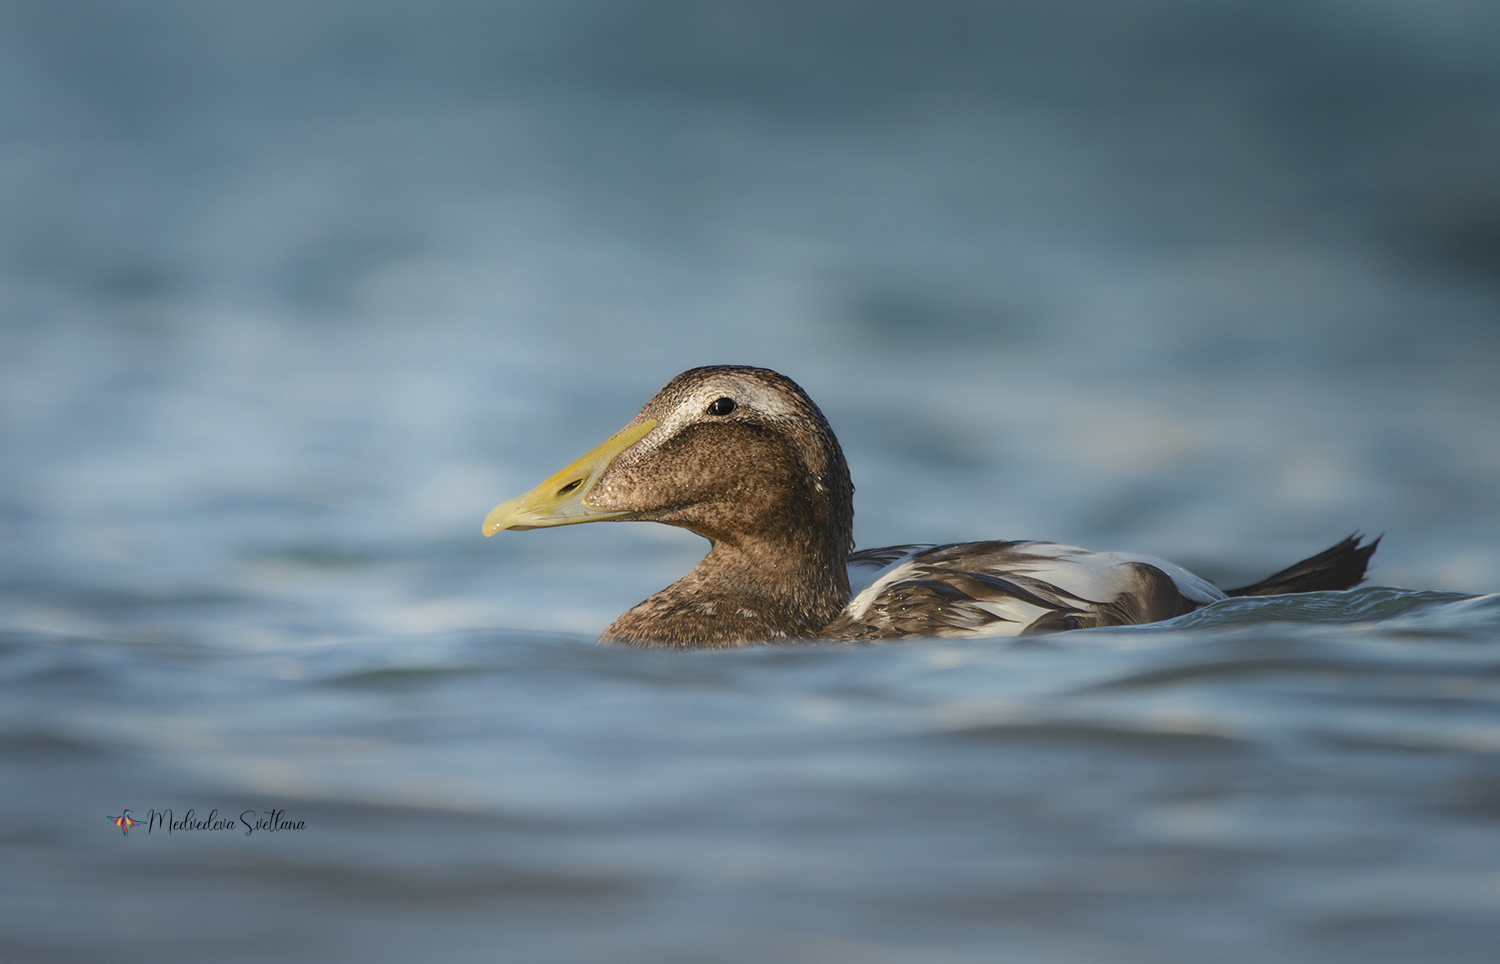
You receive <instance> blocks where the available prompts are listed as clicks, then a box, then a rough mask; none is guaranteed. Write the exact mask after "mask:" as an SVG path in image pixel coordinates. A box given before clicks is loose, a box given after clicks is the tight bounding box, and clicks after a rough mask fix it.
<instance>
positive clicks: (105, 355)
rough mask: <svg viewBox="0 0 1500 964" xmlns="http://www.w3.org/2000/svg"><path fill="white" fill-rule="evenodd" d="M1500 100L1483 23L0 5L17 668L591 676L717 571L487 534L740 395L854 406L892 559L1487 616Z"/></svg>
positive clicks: (905, 10) (1176, 13)
mask: <svg viewBox="0 0 1500 964" xmlns="http://www.w3.org/2000/svg"><path fill="white" fill-rule="evenodd" d="M1497 50H1500V6H1497V5H1496V4H1494V3H1493V2H1488V0H1421V2H1418V0H1378V2H1352V0H1138V2H1133V3H1117V2H1109V0H1051V2H1047V3H1040V2H993V0H973V2H967V0H939V2H929V3H921V4H918V3H902V2H886V0H862V2H845V0H797V2H780V0H762V2H757V3H725V2H717V0H695V2H691V3H689V2H671V0H625V2H612V3H602V2H597V0H547V2H540V0H515V2H492V0H485V2H480V0H426V2H424V3H421V4H416V3H400V2H389V0H358V2H355V0H348V2H345V0H298V2H281V0H265V2H261V3H255V4H230V3H205V2H187V0H182V2H174V0H133V2H131V3H128V4H120V3H111V2H102V0H101V2H88V0H58V2H46V3H42V2H27V0H22V2H7V3H5V4H3V5H0V610H3V615H0V628H4V629H6V630H11V631H15V632H24V633H40V634H53V635H52V636H48V638H54V637H55V638H62V637H63V636H67V637H68V638H85V637H86V638H109V639H114V640H132V641H135V642H136V643H141V642H152V643H162V644H163V645H165V644H169V643H170V644H173V645H180V646H186V647H189V648H199V649H201V648H202V647H209V648H212V647H215V646H218V647H230V648H233V649H234V652H236V653H252V652H259V651H261V650H262V649H263V650H264V651H266V652H274V653H281V652H282V650H281V649H278V647H286V646H311V645H313V644H314V643H316V644H317V645H323V644H337V643H340V642H348V641H350V640H352V639H365V640H368V639H372V638H376V637H379V638H381V639H387V638H397V637H399V638H405V639H411V638H423V637H426V638H435V637H434V635H433V634H442V633H452V632H460V631H467V630H474V629H504V630H515V631H549V632H558V633H564V634H574V635H572V636H568V637H566V638H568V639H570V640H574V641H575V642H576V641H577V639H582V640H585V641H586V640H587V638H589V637H591V636H592V635H593V634H596V633H597V632H598V631H599V630H600V629H601V628H602V627H603V626H604V625H606V624H607V622H608V621H609V620H610V619H611V618H612V617H613V616H614V615H615V614H617V613H618V612H620V611H622V610H623V609H625V608H626V607H628V606H630V605H633V604H634V603H635V602H637V601H639V600H640V599H641V598H644V597H645V596H646V595H648V594H649V593H651V592H653V591H655V590H656V589H658V588H661V587H662V586H663V585H665V584H666V583H667V582H669V581H671V580H672V579H674V578H676V576H678V575H680V574H681V573H682V572H684V571H685V570H686V569H687V568H689V567H690V566H691V565H692V564H693V562H694V561H695V560H696V559H697V558H698V556H699V555H700V554H701V553H702V551H703V549H704V546H703V544H702V543H701V542H700V541H699V540H697V539H696V538H695V537H692V536H690V535H687V534H684V533H679V532H676V531H675V530H667V529H665V528H664V527H652V526H583V527H575V528H569V529H562V530H552V531H547V532H540V533H506V534H504V535H502V536H500V537H498V538H495V539H490V540H484V539H481V538H480V536H479V523H480V520H481V519H482V518H483V517H484V515H485V513H486V512H487V511H488V510H489V509H490V508H491V507H492V506H493V505H494V504H496V503H497V502H499V501H501V500H503V499H506V498H509V497H511V496H513V495H516V494H519V493H520V492H522V491H524V490H526V489H528V488H530V487H531V486H532V485H533V484H534V483H535V482H537V481H538V480H540V479H541V478H543V477H545V476H546V475H548V474H550V473H551V472H552V471H554V470H555V469H557V468H559V467H560V466H562V465H563V464H565V463H566V462H568V461H570V460H571V459H572V458H574V457H575V456H576V455H578V454H580V453H581V452H583V451H584V450H586V449H588V448H590V447H592V446H593V445H594V444H596V443H597V442H598V441H600V440H602V439H603V438H604V437H605V436H607V435H608V434H609V433H611V432H613V431H614V430H615V429H617V428H618V427H619V426H621V425H622V424H624V423H625V422H626V421H628V420H629V419H630V418H631V417H632V416H633V415H634V413H635V412H636V410H637V409H638V408H639V406H640V405H641V404H643V403H644V402H645V401H646V400H647V399H648V398H650V396H651V395H652V394H653V393H654V392H655V391H656V390H657V388H659V387H660V386H661V385H662V384H664V383H665V382H666V381H667V380H668V379H669V378H670V377H671V376H672V375H674V374H676V373H677V372H679V371H681V370H683V369H686V368H689V367H693V366H696V365H703V364H716V363H738V364H753V365H761V366H767V367H771V368H775V369H777V370H779V371H781V372H783V373H785V374H787V375H789V376H791V377H792V378H794V379H795V380H797V381H798V382H799V383H800V384H801V385H802V386H803V387H804V388H805V389H806V390H807V391H808V392H809V393H810V394H811V396H812V397H813V398H814V399H815V400H816V401H817V402H818V403H819V404H820V405H821V406H822V408H823V410H824V411H825V413H826V414H827V415H828V417H829V419H830V421H831V422H832V424H833V426H834V428H835V430H836V431H837V432H838V433H839V436H840V438H841V440H842V441H843V443H844V446H845V449H846V451H847V454H848V457H849V461H850V464H851V467H852V470H853V473H854V479H855V483H856V486H857V487H858V492H857V495H856V522H855V526H856V538H857V541H858V543H859V544H860V545H861V546H863V547H871V546H876V545H882V544H887V543H896V542H913V541H945V540H960V539H970V538H980V537H988V538H1042V539H1051V540H1056V541H1062V542H1071V543H1077V544H1081V545H1085V546H1090V547H1094V548H1101V549H1129V550H1134V551H1139V552H1148V553H1152V554H1156V555H1160V556H1163V557H1166V558H1169V559H1172V560H1173V561H1176V562H1179V563H1181V564H1183V565H1186V566H1188V567H1190V568H1193V569H1195V570H1196V571H1199V572H1201V573H1202V574H1204V575H1205V576H1207V577H1209V578H1211V579H1215V580H1222V581H1230V582H1232V581H1236V580H1242V581H1252V580H1254V579H1258V578H1260V577H1262V576H1264V575H1266V574H1268V573H1269V572H1270V571H1271V570H1274V569H1276V568H1280V567H1281V566H1284V565H1286V564H1289V563H1291V562H1293V561H1295V560H1297V559H1299V558H1302V557H1304V556H1307V555H1310V554H1311V553H1313V552H1315V551H1318V550H1320V549H1322V548H1324V547H1326V546H1328V545H1331V544H1332V543H1333V542H1335V541H1336V540H1338V539H1339V538H1341V537H1342V536H1344V535H1346V534H1348V533H1349V532H1352V531H1355V530H1362V531H1364V532H1366V533H1368V534H1370V535H1375V534H1379V533H1382V532H1384V533H1385V534H1386V539H1385V542H1384V543H1383V544H1382V546H1381V549H1380V552H1379V553H1378V554H1377V556H1376V557H1375V566H1374V570H1373V576H1372V581H1373V582H1374V583H1376V584H1381V585H1394V586H1401V587H1407V588H1412V589H1423V590H1427V589H1431V590H1452V591H1459V592H1484V591H1493V590H1496V589H1500V485H1497V479H1500V417H1497V416H1500V57H1497V56H1496V51H1497ZM658 530H660V531H658ZM59 634H60V635H59ZM289 641H290V642H289ZM559 645H561V644H559ZM257 647H259V648H260V649H257ZM195 651H196V649H195ZM298 652H299V653H300V652H301V651H300V650H299V651H298ZM570 652H571V650H570ZM283 655H285V654H284V653H283ZM278 658H280V657H278ZM287 658H289V659H290V658H291V657H287ZM297 658H299V659H300V656H298V657H297ZM608 658H613V657H608ZM235 665H236V666H237V667H238V664H235ZM257 665H258V664H257ZM268 665H270V664H268ZM299 665H300V664H298V663H297V662H296V660H295V659H293V661H292V662H291V663H290V664H281V663H278V664H275V666H280V667H282V669H285V670H286V672H285V673H282V675H284V676H287V677H288V678H291V677H296V676H297V675H298V674H299V673H302V672H303V671H304V669H305V667H303V668H301V669H299V668H298V666H299ZM288 666H289V667H290V668H287V667H288ZM242 668H243V667H239V668H233V669H232V672H234V673H238V672H240V671H241V669H242ZM273 670H274V672H271V675H272V676H275V675H276V674H277V673H281V672H282V670H281V669H275V667H273ZM225 672H231V670H226V671H225ZM268 672H269V671H268ZM132 685H133V684H132ZM61 693H62V695H61V696H59V697H58V699H59V700H60V701H61V703H59V704H58V705H65V704H70V702H71V701H76V700H82V699H84V696H81V695H80V693H79V692H78V691H73V690H63V691H61ZM18 712H19V711H18ZM190 719H191V717H190V716H189V717H184V718H183V719H182V720H180V721H179V723H180V724H181V725H183V726H186V725H188V721H190ZM75 723H76V721H75ZM96 723H98V727H97V728H96V729H97V731H98V732H100V733H102V732H103V731H104V730H105V729H107V728H108V727H107V726H106V724H105V723H103V722H100V721H96ZM91 725H92V724H91ZM77 726H83V724H77ZM288 739H290V737H288ZM245 772H249V771H245ZM255 772H256V773H260V774H261V775H260V776H256V777H254V778H253V779H251V778H249V777H246V778H244V779H246V780H249V783H248V784H244V785H254V786H257V787H259V788H260V789H261V790H262V791H264V792H265V793H268V794H271V795H272V796H273V797H274V798H275V799H277V800H284V799H286V796H287V794H288V793H290V792H292V791H291V790H289V789H288V787H290V786H291V785H292V784H291V783H286V782H281V783H278V782H276V780H274V779H272V778H271V777H269V776H265V774H264V773H262V771H255ZM266 772H269V771H266ZM262 778H264V781H269V782H262V783H256V782H255V781H256V780H261V779H262ZM111 779H113V778H111ZM226 779H227V778H226ZM236 779H239V777H236ZM231 782H232V781H231ZM234 785H236V786H238V785H241V784H234ZM304 789H305V787H304ZM307 792H311V791H307ZM70 799H71V798H70ZM141 799H145V797H144V796H143V797H142V798H141ZM402 799H403V800H406V801H407V802H410V800H411V799H412V796H411V795H410V794H407V796H405V797H403V798H402ZM96 803H97V806H96ZM146 805H151V804H146ZM156 805H158V806H159V805H160V804H156ZM111 806H113V807H116V809H118V805H117V804H116V803H108V804H106V803H105V801H104V800H103V799H102V798H101V799H98V800H97V801H96V800H95V799H94V798H93V797H90V798H89V803H88V807H87V808H86V809H88V810H89V812H90V813H91V812H92V809H98V807H105V808H106V809H107V808H108V807H111ZM111 812H113V811H111ZM103 813H104V810H102V809H101V810H100V811H99V815H100V816H101V817H102V815H103ZM132 843H134V841H132ZM38 899H39V900H41V899H40V898H38ZM42 905H45V906H54V905H52V904H47V903H46V901H45V900H42ZM39 906H40V905H39ZM37 940H38V941H41V940H42V938H37ZM37 946H41V945H37ZM158 950H159V948H158ZM101 953H102V952H101ZM856 956H858V955H856ZM1064 957H1066V955H1064ZM220 959H223V958H220ZM864 959H872V958H864ZM1040 959H1042V958H1041V957H1034V958H1033V960H1040Z"/></svg>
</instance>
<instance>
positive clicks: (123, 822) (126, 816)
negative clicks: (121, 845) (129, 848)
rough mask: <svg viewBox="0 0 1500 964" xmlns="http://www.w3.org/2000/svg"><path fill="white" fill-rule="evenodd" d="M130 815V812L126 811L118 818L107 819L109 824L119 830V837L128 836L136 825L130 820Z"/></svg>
mask: <svg viewBox="0 0 1500 964" xmlns="http://www.w3.org/2000/svg"><path fill="white" fill-rule="evenodd" d="M130 814H131V811H129V810H126V811H125V812H124V813H122V814H120V815H119V816H118V817H109V818H107V819H108V820H109V822H110V823H112V824H114V825H115V826H116V827H119V828H120V835H121V836H124V837H128V836H130V828H131V827H134V826H135V825H136V823H135V821H134V820H132V819H130Z"/></svg>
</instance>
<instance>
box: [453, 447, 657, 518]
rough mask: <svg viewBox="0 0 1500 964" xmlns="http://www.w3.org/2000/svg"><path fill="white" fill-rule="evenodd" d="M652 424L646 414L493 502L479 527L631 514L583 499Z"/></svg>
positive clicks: (616, 516) (617, 516)
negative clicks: (525, 488)
mask: <svg viewBox="0 0 1500 964" xmlns="http://www.w3.org/2000/svg"><path fill="white" fill-rule="evenodd" d="M653 428H656V419H654V418H648V419H646V420H645V421H642V422H638V423H635V424H632V425H627V426H625V427H624V428H622V429H620V430H619V431H618V432H616V433H615V434H614V435H611V436H610V437H609V439H608V440H607V441H606V442H604V444H603V445H600V446H599V447H598V448H595V449H593V450H592V451H590V452H587V453H586V454H584V455H582V456H580V457H579V458H578V459H577V460H576V461H574V462H572V463H571V464H569V465H568V467H567V468H565V469H563V470H562V471H561V472H558V473H557V474H556V475H553V476H552V477H551V478H549V479H547V481H545V482H543V483H542V484H541V485H539V486H537V487H536V488H534V489H532V490H531V491H530V492H528V493H526V494H525V495H523V496H520V497H519V498H515V499H511V500H510V501H509V502H502V503H500V504H499V505H497V506H495V507H494V508H493V509H491V510H490V514H489V515H487V516H485V517H484V527H483V529H482V531H483V532H484V534H485V535H487V536H492V535H494V534H495V533H497V532H499V531H500V530H501V529H540V528H542V527H544V526H570V525H575V524H576V523H579V522H601V521H603V520H605V519H618V518H620V517H621V516H627V515H630V512H629V511H625V510H615V509H600V508H596V507H594V506H591V505H589V504H588V503H587V502H585V501H584V497H585V496H586V495H588V492H589V490H590V489H591V488H593V486H594V483H595V482H597V481H598V480H599V476H601V475H603V474H604V470H605V469H607V468H609V463H611V462H613V461H614V460H615V456H617V455H619V454H620V453H621V452H623V451H625V450H626V449H628V448H630V447H631V446H632V445H634V444H635V443H636V442H639V441H640V440H641V439H643V438H645V437H646V434H647V433H649V432H650V431H651V430H652V429H653Z"/></svg>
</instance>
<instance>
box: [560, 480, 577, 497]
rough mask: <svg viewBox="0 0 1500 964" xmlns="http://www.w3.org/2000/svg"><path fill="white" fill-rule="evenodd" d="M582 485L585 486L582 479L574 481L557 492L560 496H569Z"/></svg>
mask: <svg viewBox="0 0 1500 964" xmlns="http://www.w3.org/2000/svg"><path fill="white" fill-rule="evenodd" d="M582 484H583V480H582V479H574V480H573V481H572V482H569V483H568V484H567V485H565V486H563V487H562V488H560V489H558V490H557V494H558V495H567V494H568V493H569V492H572V491H573V490H574V489H576V488H578V487H579V486H580V485H582Z"/></svg>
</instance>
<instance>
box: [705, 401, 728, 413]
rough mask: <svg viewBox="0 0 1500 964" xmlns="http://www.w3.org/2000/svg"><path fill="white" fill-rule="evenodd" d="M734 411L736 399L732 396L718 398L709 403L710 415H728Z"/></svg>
mask: <svg viewBox="0 0 1500 964" xmlns="http://www.w3.org/2000/svg"><path fill="white" fill-rule="evenodd" d="M732 411H734V399H732V398H716V399H714V400H713V401H712V402H709V403H708V414H710V415H728V414H729V413H730V412H732Z"/></svg>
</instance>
